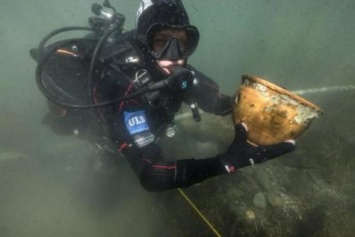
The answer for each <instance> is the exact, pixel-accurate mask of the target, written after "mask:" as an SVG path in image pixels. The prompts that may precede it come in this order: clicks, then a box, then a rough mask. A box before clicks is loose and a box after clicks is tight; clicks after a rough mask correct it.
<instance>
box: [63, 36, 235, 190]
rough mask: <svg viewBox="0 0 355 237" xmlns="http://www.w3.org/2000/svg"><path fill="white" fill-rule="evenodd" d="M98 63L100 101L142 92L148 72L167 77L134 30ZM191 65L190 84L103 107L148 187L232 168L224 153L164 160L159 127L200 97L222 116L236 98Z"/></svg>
mask: <svg viewBox="0 0 355 237" xmlns="http://www.w3.org/2000/svg"><path fill="white" fill-rule="evenodd" d="M98 62H100V63H98V68H99V69H98V73H97V75H98V76H95V83H93V84H92V100H93V101H94V102H95V103H100V102H103V101H109V100H112V99H117V98H120V97H122V96H123V95H129V94H131V93H134V92H136V91H137V90H139V89H140V87H141V86H140V83H141V82H140V81H139V78H140V77H141V76H142V75H148V76H147V78H149V79H148V80H150V82H151V83H154V82H157V81H160V80H163V79H165V78H166V77H167V76H166V75H164V74H163V73H162V72H161V71H160V70H159V69H158V68H157V66H156V64H155V63H154V60H152V58H151V57H150V56H149V54H148V53H147V52H146V51H145V50H144V46H143V45H141V44H139V43H138V41H137V40H136V33H135V32H134V31H132V32H128V33H125V34H124V35H123V37H122V38H121V40H120V41H118V42H116V43H115V44H114V45H111V46H104V48H103V50H102V53H101V56H100V57H99V60H98ZM185 67H186V68H188V69H189V70H190V71H192V72H193V75H194V78H196V79H197V84H194V85H193V86H192V88H190V89H186V90H183V89H181V88H174V89H171V88H163V89H161V90H159V91H158V92H157V91H156V92H149V93H145V94H143V95H140V96H137V97H134V98H131V99H129V100H126V101H123V102H119V103H116V104H113V105H111V106H105V107H102V108H99V109H97V113H98V116H99V117H100V121H101V122H102V124H104V126H105V127H106V128H107V129H106V130H107V131H108V133H109V136H110V137H111V139H112V141H113V143H114V144H115V146H116V149H117V152H120V153H122V154H124V156H125V157H126V158H127V160H128V162H129V164H130V165H131V167H132V168H133V170H134V171H135V173H136V174H137V176H138V177H139V179H140V181H141V184H142V186H143V187H144V188H145V189H146V190H148V191H163V190H168V189H173V188H178V187H187V186H190V185H192V184H195V183H198V182H201V181H203V180H205V179H206V178H209V177H213V176H216V175H219V174H222V173H225V172H226V170H225V168H224V166H223V165H222V163H221V162H220V160H219V158H214V157H212V158H206V159H199V160H196V159H183V160H174V159H173V158H170V157H169V159H164V157H162V156H161V150H160V147H159V146H158V145H157V144H156V143H155V139H156V138H157V137H158V136H159V132H160V131H161V130H163V129H164V128H165V127H166V125H168V124H170V123H171V122H173V120H174V115H175V113H176V112H178V110H179V109H180V106H181V105H182V103H187V104H191V103H193V102H196V103H197V104H198V107H199V108H200V109H202V110H203V111H205V112H208V113H213V114H216V115H226V114H229V113H230V111H231V98H230V97H229V96H225V95H223V94H221V93H220V92H219V88H218V85H217V84H216V83H215V82H214V81H212V80H211V79H210V78H208V77H207V76H205V75H203V74H202V73H200V72H199V71H197V70H196V69H194V68H193V67H192V66H190V65H186V66H185ZM63 70H65V69H63ZM72 114H74V115H75V114H79V113H78V112H77V111H73V112H72ZM68 116H70V113H69V115H68ZM79 124H81V123H80V122H79ZM176 158H179V157H176ZM172 160H174V161H172Z"/></svg>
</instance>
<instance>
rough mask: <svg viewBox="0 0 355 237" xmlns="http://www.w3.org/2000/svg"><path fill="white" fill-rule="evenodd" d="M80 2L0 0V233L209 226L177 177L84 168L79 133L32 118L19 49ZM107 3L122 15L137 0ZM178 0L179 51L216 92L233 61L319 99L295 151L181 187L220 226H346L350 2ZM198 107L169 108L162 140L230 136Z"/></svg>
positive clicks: (349, 206) (69, 21)
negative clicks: (181, 15) (195, 37)
mask: <svg viewBox="0 0 355 237" xmlns="http://www.w3.org/2000/svg"><path fill="white" fill-rule="evenodd" d="M93 2H95V1H84V0H80V1H75V2H73V1H53V0H47V1H44V0H36V1H31V2H28V1H24V0H19V1H10V0H3V1H1V3H0V6H1V7H0V55H1V57H0V65H1V81H0V97H1V98H0V236H4V237H12V236H16V237H21V236H36V237H40V236H43V237H44V236H86V237H90V236H218V234H217V233H216V232H214V231H213V229H212V228H211V227H210V226H208V225H207V224H206V223H205V221H204V220H203V219H202V218H201V216H200V215H199V214H198V213H197V212H196V210H195V209H194V208H192V207H191V204H190V203H188V201H187V200H186V198H185V197H183V196H182V195H181V193H180V192H179V191H178V190H173V191H169V192H164V193H156V194H155V193H148V192H146V191H144V190H143V189H142V188H141V187H140V184H139V182H138V180H137V178H136V177H135V175H134V174H133V172H132V171H131V169H130V168H129V166H128V164H127V163H126V162H125V160H123V159H122V160H120V161H119V162H118V163H119V164H118V165H117V167H116V170H115V172H113V173H109V174H106V173H100V172H97V171H96V169H95V167H97V163H96V159H95V158H96V157H95V152H94V151H93V150H92V149H91V148H90V145H89V144H87V143H86V142H83V141H81V140H79V139H77V138H75V137H60V136H57V135H55V134H53V133H52V132H51V131H49V129H47V128H46V127H44V126H42V125H41V120H42V118H43V116H44V115H45V114H46V110H47V107H46V101H45V99H44V97H43V96H42V95H41V93H40V92H39V90H38V88H37V86H36V83H35V77H34V75H35V67H36V64H35V62H34V61H33V60H32V59H31V58H30V56H29V53H28V51H29V49H30V48H33V47H36V46H37V45H38V43H39V41H40V40H41V39H42V37H44V36H45V35H46V34H47V33H48V32H50V31H52V30H54V29H57V28H59V27H64V26H86V25H87V18H88V17H89V16H91V11H90V7H91V4H92V3H93ZM98 3H100V4H101V2H98ZM111 3H112V4H113V5H114V6H115V7H116V8H117V10H119V11H120V12H121V13H124V14H125V15H126V17H127V24H126V27H127V28H128V29H132V28H133V27H134V22H135V11H136V8H137V6H138V3H139V1H132V0H121V1H113V0H112V1H111ZM185 5H186V8H187V10H188V12H189V13H190V18H191V21H192V23H193V24H194V25H196V26H197V27H198V28H199V30H200V33H201V40H200V45H199V48H198V50H197V51H196V53H195V54H194V55H193V56H192V57H191V59H190V61H189V62H190V63H191V64H192V65H194V66H195V67H196V68H198V69H200V70H201V71H203V72H204V73H205V74H207V75H209V76H210V77H212V78H213V79H215V80H216V81H217V82H218V83H219V84H220V86H221V90H222V91H223V92H224V93H227V94H233V93H234V92H235V88H237V86H238V85H239V83H240V78H241V77H240V76H241V75H242V74H245V73H246V74H251V75H256V76H260V77H264V78H267V79H269V80H270V81H273V82H276V83H278V84H281V85H283V86H285V87H287V88H289V89H290V90H297V91H300V93H302V96H304V97H305V98H307V99H309V100H311V101H312V102H314V103H316V104H318V105H319V106H320V107H322V108H323V109H324V111H325V113H324V115H323V116H322V117H321V118H319V119H317V120H315V121H314V122H313V124H312V125H311V127H310V128H309V129H308V130H307V131H306V132H305V133H304V134H303V135H302V136H301V137H300V138H299V139H298V140H297V149H296V150H295V152H293V153H291V154H287V155H285V156H284V157H282V158H279V159H277V160H274V161H271V162H268V163H266V164H263V165H258V166H255V167H250V168H246V169H243V170H240V171H238V172H236V173H235V174H232V175H224V176H220V177H216V178H212V179H210V180H207V181H205V182H204V183H202V184H199V185H196V186H193V187H190V188H188V189H184V190H183V191H184V193H185V194H186V195H187V196H188V197H189V198H190V199H191V201H192V202H193V204H195V205H196V207H197V209H198V210H199V211H200V212H201V213H202V214H203V215H204V216H205V217H206V219H207V220H208V221H209V222H210V223H211V225H212V226H213V227H214V228H215V229H216V231H217V232H218V233H219V234H221V235H222V236H332V237H333V236H341V237H343V236H352V235H353V233H354V232H355V229H354V225H353V220H354V219H355V216H354V213H355V202H354V200H355V192H354V190H355V187H354V180H355V177H354V169H355V160H354V159H353V157H354V154H355V146H354V145H355V140H354V135H353V131H355V127H354V122H353V121H354V117H355V116H354V113H355V110H354V107H355V106H354V103H355V102H354V96H355V91H354V89H353V88H354V86H355V83H354V78H355V71H354V68H355V52H354V50H352V49H353V48H355V31H354V30H353V23H354V22H355V2H354V1H352V0H342V1H329V0H315V1H306V0H302V1H291V0H287V1H277V0H269V1H256V0H254V1H233V0H226V1H223V4H222V3H220V2H218V1H214V0H204V1H197V0H189V1H187V0H186V1H185ZM78 35H82V34H81V33H78V34H76V33H73V34H70V35H69V37H73V36H78ZM58 38H60V37H58ZM202 119H203V120H202V122H201V123H198V124H196V123H194V122H192V120H190V119H189V118H186V119H183V120H180V121H179V122H178V130H177V135H176V137H174V138H172V139H162V140H161V143H162V146H163V147H164V153H166V154H169V155H171V156H176V157H179V158H187V157H196V158H204V157H211V156H213V155H216V154H218V153H221V152H223V151H224V150H225V149H226V147H227V146H228V145H229V143H230V141H231V139H232V136H233V132H232V123H231V118H230V117H225V118H216V117H213V116H210V115H207V114H204V115H203V117H202Z"/></svg>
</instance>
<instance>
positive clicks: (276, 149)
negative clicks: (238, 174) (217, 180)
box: [218, 123, 295, 172]
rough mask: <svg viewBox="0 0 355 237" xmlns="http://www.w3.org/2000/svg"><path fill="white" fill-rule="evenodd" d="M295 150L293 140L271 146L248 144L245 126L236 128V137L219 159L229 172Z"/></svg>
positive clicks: (241, 125)
mask: <svg viewBox="0 0 355 237" xmlns="http://www.w3.org/2000/svg"><path fill="white" fill-rule="evenodd" d="M294 149H295V144H294V141H293V140H290V141H286V142H282V143H279V144H275V145H270V146H254V145H251V144H250V143H248V142H247V128H246V125H245V124H241V123H240V124H237V125H236V126H235V137H234V141H233V143H232V144H231V145H230V147H229V148H228V150H227V152H226V153H224V154H222V155H219V156H218V157H219V159H220V160H221V162H222V164H223V165H224V167H225V169H226V170H227V171H228V172H233V171H235V170H236V169H240V168H243V167H245V166H250V165H254V164H259V163H262V162H265V161H267V160H271V159H274V158H276V157H278V156H280V155H282V154H285V153H287V152H290V151H292V150H294Z"/></svg>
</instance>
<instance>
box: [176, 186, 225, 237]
mask: <svg viewBox="0 0 355 237" xmlns="http://www.w3.org/2000/svg"><path fill="white" fill-rule="evenodd" d="M178 190H179V192H180V194H181V195H182V196H183V197H184V198H185V200H186V201H187V202H188V203H189V204H190V205H191V207H192V208H193V209H194V210H195V211H196V212H197V214H198V215H199V216H200V217H201V219H202V220H203V221H204V222H205V223H206V224H207V225H208V227H209V228H210V229H211V230H212V231H213V233H215V235H216V236H217V237H222V235H221V234H220V233H219V232H218V231H217V230H216V229H215V228H214V227H213V225H212V224H211V223H210V222H209V221H208V220H207V218H206V217H205V216H204V215H203V214H202V213H201V212H200V210H199V209H198V208H197V207H196V205H195V204H194V203H193V202H192V201H191V200H190V198H189V197H188V196H187V195H186V194H185V192H184V191H182V189H180V188H179V189H178Z"/></svg>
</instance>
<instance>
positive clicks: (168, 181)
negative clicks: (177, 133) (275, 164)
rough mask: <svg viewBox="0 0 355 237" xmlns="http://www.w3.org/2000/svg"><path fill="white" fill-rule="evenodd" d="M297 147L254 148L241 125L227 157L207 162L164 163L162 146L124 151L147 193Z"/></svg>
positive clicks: (291, 144)
mask: <svg viewBox="0 0 355 237" xmlns="http://www.w3.org/2000/svg"><path fill="white" fill-rule="evenodd" d="M294 148H295V143H294V141H287V142H282V143H279V144H275V145H271V146H254V145H251V144H249V143H248V142H247V127H246V125H245V124H238V125H237V126H236V127H235V138H234V140H233V142H232V144H231V145H230V147H229V148H228V149H227V151H226V152H225V153H223V154H220V155H217V156H215V157H211V158H205V159H198V160H196V159H183V160H176V161H168V160H166V159H165V160H164V158H163V157H162V156H161V151H160V148H159V146H158V145H156V144H155V143H151V144H149V145H147V146H146V147H144V148H140V149H138V148H136V147H134V146H128V145H126V147H125V148H124V149H123V150H122V153H123V154H124V155H125V156H126V158H127V160H128V162H129V164H130V165H131V167H132V168H133V170H134V171H135V173H136V175H137V176H138V177H139V179H140V182H141V184H142V186H143V187H144V188H145V189H146V190H147V191H155V192H158V191H165V190H170V189H175V188H182V187H188V186H191V185H193V184H196V183H200V182H202V181H204V180H206V179H208V178H211V177H214V176H217V175H221V174H225V173H230V172H234V171H236V170H237V169H240V168H243V167H246V166H250V165H254V164H259V163H262V162H265V161H267V160H271V159H274V158H276V157H279V156H280V155H282V154H285V153H287V152H290V151H292V150H293V149H294Z"/></svg>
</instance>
